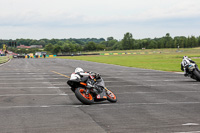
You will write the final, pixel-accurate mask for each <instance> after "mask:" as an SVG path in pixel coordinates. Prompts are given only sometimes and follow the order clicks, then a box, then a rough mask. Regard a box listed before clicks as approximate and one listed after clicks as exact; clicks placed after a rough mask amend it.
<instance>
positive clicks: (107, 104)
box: [0, 102, 200, 133]
mask: <svg viewBox="0 0 200 133" xmlns="http://www.w3.org/2000/svg"><path fill="white" fill-rule="evenodd" d="M94 104H95V103H94ZM170 104H200V102H165V103H114V104H112V103H103V104H97V106H101V107H103V106H138V105H170ZM88 106H90V105H35V106H0V108H44V107H46V108H47V107H49V108H50V107H75V108H78V107H88ZM176 133H178V132H176Z"/></svg>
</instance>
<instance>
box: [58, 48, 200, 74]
mask: <svg viewBox="0 0 200 133" xmlns="http://www.w3.org/2000/svg"><path fill="white" fill-rule="evenodd" d="M146 51H149V50H143V52H146ZM154 51H155V52H156V53H157V54H143V55H139V54H136V55H109V56H103V55H102V56H68V57H66V56H65V57H57V58H62V59H75V60H86V61H93V62H100V63H107V64H115V65H120V66H127V67H137V68H145V69H153V70H162V71H173V72H180V71H181V70H180V63H181V61H182V57H183V56H184V55H187V56H189V57H190V58H192V60H194V61H195V62H196V63H197V64H200V49H198V48H195V49H181V50H180V51H177V49H164V50H160V49H158V50H154ZM159 51H162V52H159Z"/></svg>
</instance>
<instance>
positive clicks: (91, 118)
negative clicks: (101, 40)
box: [0, 58, 200, 133]
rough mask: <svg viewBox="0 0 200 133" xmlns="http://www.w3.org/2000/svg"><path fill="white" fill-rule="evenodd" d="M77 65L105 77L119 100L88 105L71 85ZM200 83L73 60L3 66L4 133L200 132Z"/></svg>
mask: <svg viewBox="0 0 200 133" xmlns="http://www.w3.org/2000/svg"><path fill="white" fill-rule="evenodd" d="M76 67H81V68H83V69H84V70H85V71H93V72H98V73H100V74H101V76H102V78H103V79H104V81H105V84H106V86H107V88H108V89H110V90H111V91H112V92H114V93H115V94H116V96H117V98H118V102H117V103H110V102H108V101H103V102H98V103H94V104H92V105H83V104H82V103H81V102H80V101H78V100H77V98H76V97H75V95H74V93H73V92H72V91H71V89H70V87H69V86H68V85H67V83H66V82H67V80H68V79H69V77H70V75H71V73H72V72H74V69H75V68H76ZM199 112H200V82H197V81H195V80H193V79H190V78H185V77H184V76H183V74H180V73H172V72H163V71H155V70H148V69H139V68H131V67H123V66H117V65H109V64H103V63H95V62H88V61H78V60H69V59H57V58H55V59H54V58H46V59H42V58H41V59H12V60H10V61H9V62H8V63H6V64H3V65H1V66H0V116H1V117H0V132H1V133H88V132H90V133H200V115H199Z"/></svg>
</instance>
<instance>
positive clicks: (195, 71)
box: [193, 69, 200, 81]
mask: <svg viewBox="0 0 200 133" xmlns="http://www.w3.org/2000/svg"><path fill="white" fill-rule="evenodd" d="M193 73H194V75H195V77H196V80H197V81H200V73H199V71H197V69H194V71H193Z"/></svg>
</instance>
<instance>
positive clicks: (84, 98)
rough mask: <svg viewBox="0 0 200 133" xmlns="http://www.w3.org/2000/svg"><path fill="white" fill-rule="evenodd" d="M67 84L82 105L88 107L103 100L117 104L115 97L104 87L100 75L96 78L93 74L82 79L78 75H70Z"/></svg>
mask: <svg viewBox="0 0 200 133" xmlns="http://www.w3.org/2000/svg"><path fill="white" fill-rule="evenodd" d="M67 84H68V85H69V86H70V87H71V90H72V91H73V92H74V93H75V96H76V97H77V99H78V100H79V101H80V102H82V103H83V104H87V105H90V104H93V103H94V102H99V101H104V100H108V101H110V102H112V103H115V102H117V97H116V95H115V94H114V93H113V92H112V91H110V90H108V89H107V88H106V87H105V83H104V80H103V79H102V78H101V76H100V75H99V76H98V77H97V76H96V74H95V73H91V74H89V76H87V77H82V78H81V77H80V75H78V74H75V73H72V74H71V77H70V79H69V80H68V81H67Z"/></svg>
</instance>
